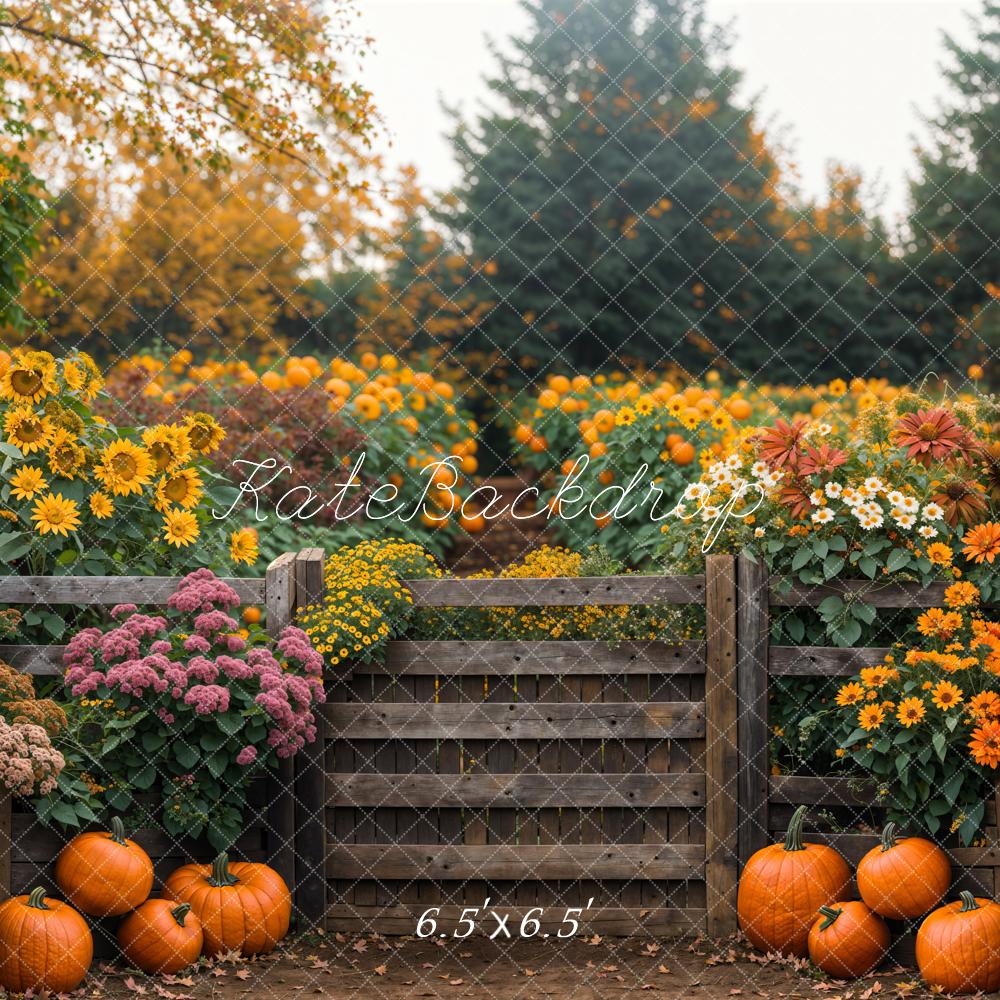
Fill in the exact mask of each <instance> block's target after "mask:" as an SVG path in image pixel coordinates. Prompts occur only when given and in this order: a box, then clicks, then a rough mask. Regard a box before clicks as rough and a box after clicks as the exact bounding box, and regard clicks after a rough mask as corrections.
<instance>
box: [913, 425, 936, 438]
mask: <svg viewBox="0 0 1000 1000" xmlns="http://www.w3.org/2000/svg"><path fill="white" fill-rule="evenodd" d="M917 437H918V438H920V440H921V441H936V440H937V438H938V429H937V425H936V424H928V423H923V424H921V425H920V426H919V427H918V428H917Z"/></svg>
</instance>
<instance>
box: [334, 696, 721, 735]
mask: <svg viewBox="0 0 1000 1000" xmlns="http://www.w3.org/2000/svg"><path fill="white" fill-rule="evenodd" d="M319 714H320V715H321V716H322V717H323V719H324V720H325V722H326V723H327V725H328V726H329V727H330V730H331V732H332V733H333V734H334V735H339V734H341V733H344V734H349V736H350V738H355V737H356V738H359V739H360V738H372V739H435V738H442V739H460V738H470V739H490V740H498V739H507V740H517V739H524V740H531V739H558V738H562V737H570V736H571V737H573V738H577V739H610V738H615V737H616V738H620V739H630V738H631V739H636V738H638V739H642V738H647V737H650V738H667V737H672V738H678V737H681V738H683V737H688V738H692V737H696V736H703V735H704V733H705V706H704V704H703V703H702V702H622V703H619V704H610V703H575V702H566V703H545V702H535V703H526V704H520V703H518V702H510V703H502V702H498V703H492V702H484V703H482V704H475V705H473V704H468V703H463V704H455V705H407V704H402V705H400V704H393V703H392V702H375V703H369V704H333V705H324V706H323V707H322V708H321V709H320V713H319Z"/></svg>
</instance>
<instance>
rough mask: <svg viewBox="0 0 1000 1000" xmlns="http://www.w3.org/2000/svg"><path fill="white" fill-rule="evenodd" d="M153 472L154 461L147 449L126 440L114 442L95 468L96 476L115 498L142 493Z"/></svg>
mask: <svg viewBox="0 0 1000 1000" xmlns="http://www.w3.org/2000/svg"><path fill="white" fill-rule="evenodd" d="M152 472H153V460H152V459H151V458H150V457H149V452H148V451H146V449H145V448H141V447H139V445H137V444H133V443H132V442H131V441H129V440H127V439H125V438H118V440H117V441H112V442H111V444H109V445H108V446H107V447H105V448H104V450H103V451H102V452H101V459H100V461H99V462H98V463H97V465H95V466H94V475H95V476H97V478H98V479H99V480H100V481H101V482H102V483H104V485H105V486H106V487H107V488H108V489H109V490H111V492H112V493H114V494H115V496H129V494H131V493H141V492H142V488H143V486H145V485H146V484H147V483H148V482H149V481H150V477H151V475H152Z"/></svg>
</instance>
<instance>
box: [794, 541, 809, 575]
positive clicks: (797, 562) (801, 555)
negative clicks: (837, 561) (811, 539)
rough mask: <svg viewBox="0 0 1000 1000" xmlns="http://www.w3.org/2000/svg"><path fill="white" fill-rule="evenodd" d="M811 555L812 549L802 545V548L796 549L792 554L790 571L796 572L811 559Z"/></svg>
mask: <svg viewBox="0 0 1000 1000" xmlns="http://www.w3.org/2000/svg"><path fill="white" fill-rule="evenodd" d="M812 557H813V553H812V549H809V548H806V547H805V546H804V545H803V546H802V548H800V549H797V550H796V552H795V555H794V556H792V572H793V573H797V572H798V571H799V570H800V569H802V567H803V566H805V565H806V564H807V563H808V562H809V561H810V560H811V559H812Z"/></svg>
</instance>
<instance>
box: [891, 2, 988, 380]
mask: <svg viewBox="0 0 1000 1000" xmlns="http://www.w3.org/2000/svg"><path fill="white" fill-rule="evenodd" d="M977 28H978V30H977V33H976V34H977V38H976V40H975V41H974V42H973V43H972V45H971V46H970V47H969V48H963V46H962V45H960V44H959V43H958V42H956V41H955V39H954V38H951V37H949V36H945V40H944V41H945V48H946V51H947V54H948V64H947V65H946V68H945V79H946V81H947V83H948V87H949V91H950V94H949V98H948V100H947V102H946V104H945V106H944V107H943V108H942V110H941V111H940V113H939V114H938V115H937V117H935V118H934V119H932V120H930V121H929V122H928V125H929V126H930V127H931V130H932V137H931V141H930V142H929V143H928V144H927V146H926V148H924V149H922V150H921V151H920V157H919V171H918V174H917V178H916V180H915V181H914V182H913V183H912V184H911V187H910V197H911V208H910V217H909V228H910V233H909V234H908V235H909V241H908V244H907V246H906V256H905V263H906V265H907V276H906V278H905V280H904V281H903V282H902V285H901V289H900V300H901V303H902V305H903V307H904V308H905V309H907V311H908V312H909V314H910V315H911V317H912V320H913V322H914V324H915V325H916V326H917V327H918V328H919V329H920V331H921V332H922V334H923V335H924V337H925V338H926V340H927V344H928V348H929V350H930V352H932V355H931V367H934V368H935V369H936V370H937V371H939V372H940V373H941V374H947V373H948V372H949V370H951V369H952V368H953V367H954V366H956V365H959V366H960V365H962V364H963V363H964V362H967V361H978V360H980V359H982V358H983V357H984V356H985V355H987V354H990V353H994V354H995V352H996V351H997V349H998V347H1000V246H998V244H997V232H998V231H1000V200H998V198H997V194H996V192H997V187H998V186H1000V90H998V87H997V81H998V79H1000V4H998V3H993V2H986V3H984V5H983V9H982V12H981V16H980V18H979V21H978V25H977ZM956 346H957V347H958V350H955V348H956Z"/></svg>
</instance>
